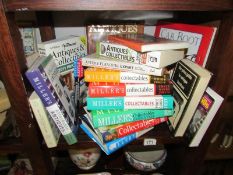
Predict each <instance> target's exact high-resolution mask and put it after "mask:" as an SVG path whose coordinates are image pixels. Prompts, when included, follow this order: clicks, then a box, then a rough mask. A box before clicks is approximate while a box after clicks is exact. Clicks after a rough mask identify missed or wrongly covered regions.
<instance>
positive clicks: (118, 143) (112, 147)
mask: <svg viewBox="0 0 233 175" xmlns="http://www.w3.org/2000/svg"><path fill="white" fill-rule="evenodd" d="M87 123H88V121H87V120H85V119H83V118H81V124H80V128H81V129H82V130H83V131H84V132H85V133H86V134H87V135H88V137H90V138H91V139H92V140H93V141H94V142H96V143H97V144H98V145H99V147H100V148H101V149H102V150H103V151H104V152H105V153H106V154H107V155H110V154H112V153H113V152H115V151H117V150H119V149H120V148H122V147H124V146H125V145H127V144H129V143H130V142H132V141H134V140H136V139H137V138H138V137H140V136H142V135H144V134H145V133H147V132H149V131H150V130H152V129H153V127H150V128H147V129H144V130H142V131H139V132H135V133H133V134H129V135H127V136H125V137H122V138H118V139H115V140H112V141H110V142H107V143H103V142H101V140H100V139H99V137H98V135H97V134H96V132H95V129H94V128H92V127H91V125H90V124H87Z"/></svg>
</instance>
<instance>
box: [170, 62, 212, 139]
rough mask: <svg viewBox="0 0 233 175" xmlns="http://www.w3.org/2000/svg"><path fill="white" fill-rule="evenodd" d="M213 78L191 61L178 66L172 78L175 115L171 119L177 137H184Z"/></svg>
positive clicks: (172, 128)
mask: <svg viewBox="0 0 233 175" xmlns="http://www.w3.org/2000/svg"><path fill="white" fill-rule="evenodd" d="M211 76H212V73H211V72H209V71H208V70H207V69H205V68H203V67H201V66H199V65H198V64H196V63H194V62H192V61H191V60H189V59H183V60H181V61H179V62H178V63H177V64H176V67H175V68H174V71H173V74H172V77H171V81H172V82H173V88H174V89H173V96H174V103H175V113H174V115H173V116H172V117H169V123H170V128H171V130H174V135H175V136H183V135H184V132H185V130H186V128H187V127H188V124H189V122H190V120H191V119H192V116H193V115H194V112H195V110H196V108H197V106H198V103H199V101H200V100H201V97H202V95H203V93H204V92H205V90H206V88H207V86H208V83H209V81H210V79H211Z"/></svg>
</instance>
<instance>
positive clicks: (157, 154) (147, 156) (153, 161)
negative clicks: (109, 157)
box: [125, 149, 167, 171]
mask: <svg viewBox="0 0 233 175" xmlns="http://www.w3.org/2000/svg"><path fill="white" fill-rule="evenodd" d="M125 156H126V160H127V161H128V162H129V164H130V165H131V166H133V167H134V168H135V169H137V170H140V171H154V170H156V169H158V168H159V167H160V166H161V165H162V164H163V163H164V162H165V159H166V157H167V151H166V149H155V150H150V151H147V150H145V151H126V152H125Z"/></svg>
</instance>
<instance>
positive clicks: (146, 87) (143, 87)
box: [125, 84, 155, 96]
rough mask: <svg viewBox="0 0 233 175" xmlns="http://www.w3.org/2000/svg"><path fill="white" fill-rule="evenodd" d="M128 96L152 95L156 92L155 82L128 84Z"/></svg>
mask: <svg viewBox="0 0 233 175" xmlns="http://www.w3.org/2000/svg"><path fill="white" fill-rule="evenodd" d="M125 92H126V96H152V95H154V94H155V85H154V84H137V86H135V85H134V84H126V85H125Z"/></svg>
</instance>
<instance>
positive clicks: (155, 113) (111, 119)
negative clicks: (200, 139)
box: [87, 108, 174, 128]
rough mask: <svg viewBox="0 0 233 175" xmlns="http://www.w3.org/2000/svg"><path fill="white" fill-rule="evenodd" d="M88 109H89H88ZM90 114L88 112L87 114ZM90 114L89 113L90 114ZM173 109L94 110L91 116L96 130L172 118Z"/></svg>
mask: <svg viewBox="0 0 233 175" xmlns="http://www.w3.org/2000/svg"><path fill="white" fill-rule="evenodd" d="M87 109H88V108H87ZM87 113H88V112H87ZM88 114H89V113H88ZM173 114H174V110H173V109H147V110H145V109H137V110H132V109H130V110H92V111H90V114H89V115H90V116H91V118H92V123H93V126H94V128H98V127H102V126H109V125H115V124H122V123H127V122H134V121H138V120H147V119H152V118H161V117H165V116H172V115H173Z"/></svg>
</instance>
